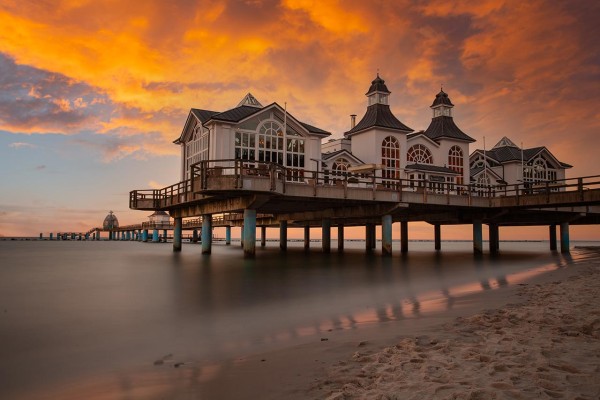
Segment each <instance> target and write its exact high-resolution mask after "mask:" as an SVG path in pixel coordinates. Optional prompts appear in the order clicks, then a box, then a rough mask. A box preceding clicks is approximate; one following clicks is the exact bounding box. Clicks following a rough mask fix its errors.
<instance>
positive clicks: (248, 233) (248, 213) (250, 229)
mask: <svg viewBox="0 0 600 400" xmlns="http://www.w3.org/2000/svg"><path fill="white" fill-rule="evenodd" d="M243 229H244V257H254V255H255V254H256V210H248V209H246V210H244V228H243Z"/></svg>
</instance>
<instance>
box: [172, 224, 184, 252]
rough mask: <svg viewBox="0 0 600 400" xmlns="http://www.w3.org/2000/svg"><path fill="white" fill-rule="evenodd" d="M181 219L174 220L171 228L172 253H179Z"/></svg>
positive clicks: (181, 230)
mask: <svg viewBox="0 0 600 400" xmlns="http://www.w3.org/2000/svg"><path fill="white" fill-rule="evenodd" d="M182 228H183V218H181V217H179V218H175V219H174V226H173V251H181V236H182V232H183V229H182Z"/></svg>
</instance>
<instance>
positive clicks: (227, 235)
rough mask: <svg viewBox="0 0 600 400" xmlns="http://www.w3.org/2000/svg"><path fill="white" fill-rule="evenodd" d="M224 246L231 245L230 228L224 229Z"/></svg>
mask: <svg viewBox="0 0 600 400" xmlns="http://www.w3.org/2000/svg"><path fill="white" fill-rule="evenodd" d="M225 244H226V245H230V244H231V226H226V227H225Z"/></svg>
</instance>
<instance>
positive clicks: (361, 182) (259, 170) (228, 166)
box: [129, 160, 600, 222]
mask: <svg viewBox="0 0 600 400" xmlns="http://www.w3.org/2000/svg"><path fill="white" fill-rule="evenodd" d="M380 172H381V171H377V172H375V173H369V174H359V173H350V172H340V171H314V170H306V169H299V168H286V167H283V166H281V165H279V164H275V163H271V162H262V161H249V160H208V161H200V162H198V163H195V164H193V165H192V166H191V167H190V179H186V180H184V181H182V182H178V183H176V184H174V185H170V186H167V187H165V188H162V189H149V190H133V191H131V192H130V196H129V205H130V208H132V209H136V208H138V206H139V205H141V204H143V206H144V207H143V208H152V209H165V208H168V207H170V206H174V205H178V204H182V203H186V202H191V201H193V200H197V199H199V198H200V197H201V196H203V195H204V194H210V193H211V192H212V191H213V190H214V189H211V185H210V183H211V180H219V179H220V180H226V181H227V183H228V188H229V189H234V190H235V189H239V190H243V189H244V178H254V179H264V180H268V182H269V184H268V185H267V186H268V187H269V190H270V191H277V190H279V191H281V192H282V193H285V192H286V189H287V187H288V186H289V185H308V186H312V187H313V188H315V193H316V188H317V187H327V186H341V187H344V188H345V189H348V188H362V189H368V190H372V191H374V192H376V191H395V192H398V193H399V194H400V197H399V201H401V199H402V193H403V192H417V193H422V194H423V201H424V202H426V199H427V195H428V194H438V195H440V194H442V195H447V196H451V195H455V196H468V197H469V204H471V201H470V199H471V197H479V198H490V199H492V198H494V197H510V196H514V197H516V198H520V197H526V196H540V195H547V196H550V195H551V194H552V193H557V192H573V191H576V192H579V193H580V194H581V198H582V199H583V193H584V191H586V190H590V189H600V175H593V176H585V177H578V178H568V179H559V180H554V181H548V182H536V183H534V182H525V183H520V184H515V185H497V186H489V185H487V186H486V185H479V184H470V185H461V184H456V183H452V182H437V181H430V180H417V179H402V178H397V177H392V176H380V175H378V173H379V174H380ZM199 222H200V221H199Z"/></svg>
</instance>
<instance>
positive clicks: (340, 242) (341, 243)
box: [338, 224, 344, 250]
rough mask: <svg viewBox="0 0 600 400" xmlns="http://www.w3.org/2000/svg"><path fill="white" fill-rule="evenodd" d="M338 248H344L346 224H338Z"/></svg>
mask: <svg viewBox="0 0 600 400" xmlns="http://www.w3.org/2000/svg"><path fill="white" fill-rule="evenodd" d="M338 250H344V224H338Z"/></svg>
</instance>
